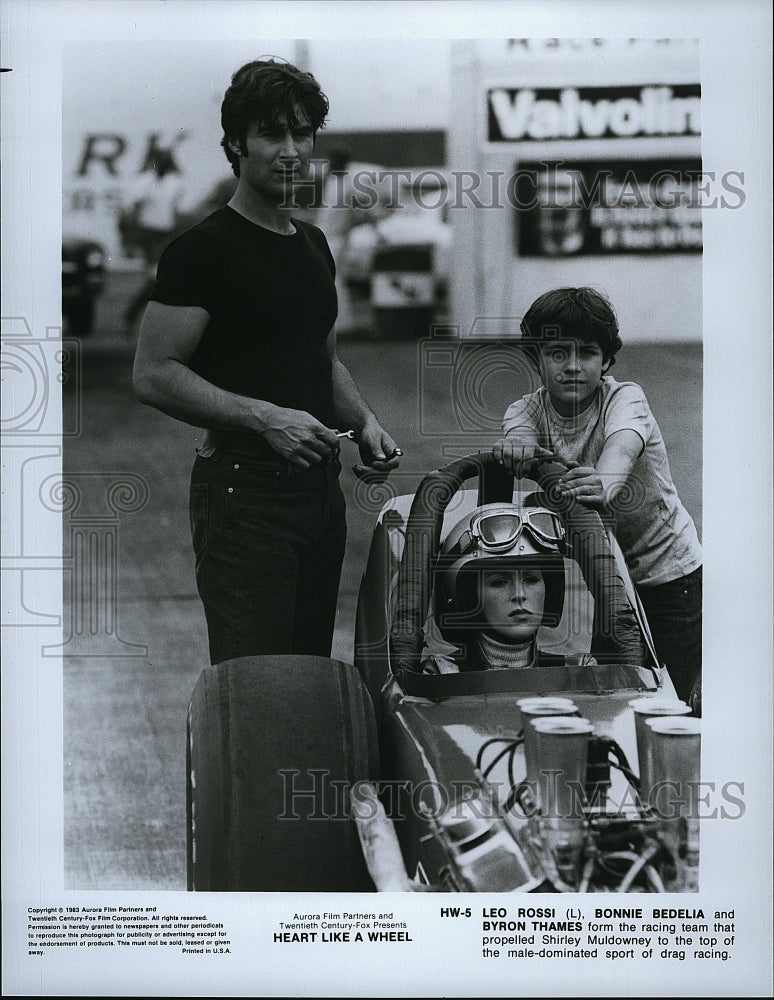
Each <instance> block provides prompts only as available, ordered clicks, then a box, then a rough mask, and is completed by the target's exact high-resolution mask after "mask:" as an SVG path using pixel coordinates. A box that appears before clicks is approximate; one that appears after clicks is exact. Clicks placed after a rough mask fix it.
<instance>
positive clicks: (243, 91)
mask: <svg viewBox="0 0 774 1000" xmlns="http://www.w3.org/2000/svg"><path fill="white" fill-rule="evenodd" d="M298 108H300V109H301V111H303V113H304V115H305V116H306V117H307V119H308V120H309V124H310V125H311V126H312V129H313V130H314V133H315V134H316V133H317V131H318V130H319V129H321V128H324V126H325V118H326V116H327V114H328V98H327V97H326V96H325V94H324V93H323V92H322V90H321V89H320V85H319V84H318V82H317V80H315V78H314V77H313V76H312V74H311V73H305V72H303V71H302V70H300V69H298V68H297V67H296V66H293V65H291V63H288V62H278V61H277V60H275V59H257V60H255V61H254V62H249V63H246V64H245V65H244V66H242V67H241V68H240V69H238V70H237V71H236V73H234V75H233V76H232V77H231V86H230V87H229V88H228V90H227V91H226V94H225V96H224V98H223V103H222V105H221V108H220V123H221V125H222V126H223V138H222V139H221V141H220V144H221V146H222V147H223V149H224V151H225V153H226V156H227V157H228V161H229V163H230V164H231V169H232V170H233V171H234V173H235V174H236V176H237V177H239V157H238V156H237V154H236V153H235V152H234V151H233V150H232V149H231V148H230V146H229V141H230V142H236V143H238V144H239V148H240V149H242V150H245V149H246V145H247V129H248V128H249V126H250V125H252V124H253V122H257V123H258V124H260V125H274V124H275V123H276V122H277V120H278V119H279V117H280V115H282V114H284V115H285V116H286V119H287V122H288V124H289V125H290V126H291V127H295V126H297V125H298V124H299V122H298V118H297V116H296V110H297V109H298Z"/></svg>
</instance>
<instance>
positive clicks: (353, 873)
mask: <svg viewBox="0 0 774 1000" xmlns="http://www.w3.org/2000/svg"><path fill="white" fill-rule="evenodd" d="M546 471H548V472H550V471H551V470H550V469H548V470H544V473H545V472H546ZM554 471H556V470H554ZM475 475H478V476H479V488H478V490H477V491H476V490H467V489H460V487H461V486H462V485H463V483H464V482H465V480H467V479H468V478H471V477H472V476H475ZM541 479H543V480H544V481H546V480H545V476H544V475H543V476H541ZM366 485H368V484H366ZM378 485H380V484H373V483H372V484H371V486H372V487H374V488H375V487H377V486H378ZM512 496H514V492H513V480H512V478H511V477H508V476H504V475H503V473H502V470H501V469H500V468H499V467H495V466H494V465H493V463H492V462H491V459H490V457H489V456H485V457H484V456H469V457H467V458H464V459H460V460H458V461H457V462H453V463H451V464H450V465H449V466H447V467H446V468H445V469H443V470H439V472H436V473H431V474H430V475H429V476H427V477H426V478H425V479H424V480H423V481H422V483H421V484H420V486H419V488H418V490H417V492H416V494H415V495H414V496H402V497H395V498H393V499H392V500H390V501H388V503H386V504H385V505H384V507H383V509H382V511H381V514H380V515H379V518H378V521H377V525H376V529H375V532H374V536H373V542H372V547H371V552H370V556H369V560H368V565H367V569H366V573H365V575H364V578H363V582H362V586H361V590H360V599H359V606H358V618H357V634H356V641H355V656H354V660H355V665H354V666H350V665H348V664H342V663H339V662H337V661H328V660H324V659H315V658H309V657H249V658H244V659H242V660H234V661H230V662H229V663H226V664H220V665H217V666H214V667H209V668H207V669H206V670H205V671H204V672H203V676H202V679H201V680H200V682H199V684H198V685H197V688H196V690H195V692H194V695H193V698H192V701H191V709H190V714H189V749H188V753H189V789H188V794H189V800H188V801H189V888H192V889H230V890H234V891H236V890H256V889H283V888H284V889H306V890H309V889H318V890H319V889H338V890H350V891H352V890H361V891H367V890H369V889H372V888H373V887H374V886H376V887H377V888H380V889H385V888H389V889H394V888H396V887H402V888H404V889H406V890H415V891H416V890H421V889H423V888H424V889H432V890H440V891H519V892H529V891H551V892H553V891H572V892H588V891H616V890H617V891H629V890H630V891H663V890H664V889H669V890H670V891H671V890H676V889H680V890H682V891H691V890H695V889H696V888H697V885H696V872H697V865H698V839H697V834H696V829H695V821H693V820H691V818H690V817H689V818H687V819H686V818H685V816H684V815H683V814H682V813H680V814H679V815H678V816H677V817H674V816H673V815H672V816H668V817H665V816H663V815H661V814H660V813H658V812H657V811H656V810H655V809H654V808H653V807H652V806H651V804H650V803H649V802H647V801H645V800H641V799H640V798H639V794H638V793H639V789H640V782H639V779H638V777H637V775H636V774H635V773H634V770H633V769H632V765H631V764H630V762H634V761H637V759H638V758H637V751H638V747H637V739H636V736H635V722H634V713H633V709H632V707H631V705H630V702H631V701H632V700H633V699H634V698H636V697H641V696H643V695H645V696H648V695H657V694H665V695H670V696H671V697H672V698H674V692H673V689H672V687H671V683H670V682H669V679H668V677H667V675H666V673H665V671H663V670H662V669H661V668H659V667H658V665H657V661H656V659H655V654H654V652H653V648H652V643H651V641H650V637H649V634H648V632H647V625H646V623H645V621H644V618H643V617H642V613H641V609H640V608H639V606H638V602H637V599H636V595H635V593H634V590H633V587H632V585H631V582H630V580H629V577H628V573H627V572H626V568H625V564H624V563H623V558H622V556H621V554H620V551H619V550H618V548H617V546H616V545H615V542H614V539H611V537H610V534H609V532H608V531H606V529H605V528H604V526H603V525H602V522H601V520H600V519H599V517H598V515H596V514H595V513H594V512H590V514H589V512H585V511H584V512H583V513H576V514H571V515H568V519H567V521H568V531H569V530H570V528H569V525H570V523H571V520H572V518H574V517H577V518H579V520H577V521H576V522H574V524H575V526H574V527H573V529H572V530H573V532H574V534H573V536H572V537H573V538H574V539H575V542H574V553H573V557H572V558H570V557H569V556H568V557H566V559H565V572H566V584H565V586H566V592H567V595H568V599H566V600H565V611H564V615H563V618H562V621H561V622H560V624H559V627H558V628H556V629H552V630H550V631H551V632H553V633H554V636H553V639H551V637H549V636H547V635H546V636H545V637H544V638H543V639H542V640H540V639H539V645H540V647H541V648H544V649H548V650H549V651H550V652H561V653H562V654H563V656H564V663H563V665H558V666H550V667H539V668H537V669H526V670H513V671H511V670H486V671H471V672H467V673H452V674H442V675H428V674H424V673H422V672H421V659H422V657H423V647H427V646H428V645H432V643H433V642H434V641H436V640H435V638H434V636H433V632H432V628H431V627H426V626H427V622H428V607H429V601H430V590H431V575H432V567H433V561H434V556H435V553H437V552H438V550H439V545H440V542H441V539H442V538H443V537H444V533H445V532H446V531H447V530H448V529H449V527H450V525H451V523H454V522H456V521H457V520H458V519H459V518H460V517H461V515H462V514H463V513H465V511H466V510H471V509H472V508H473V507H475V506H477V505H479V504H481V503H489V502H494V501H502V500H509V499H510V498H511V497H512ZM518 496H519V500H520V502H522V503H529V502H530V497H529V496H527V495H521V494H518ZM541 498H542V499H541V503H545V502H548V503H552V502H555V500H552V494H551V491H550V489H549V490H548V491H547V492H545V493H542V494H541ZM546 498H547V499H546ZM603 620H604V621H607V622H608V626H609V625H610V623H611V622H612V628H611V627H608V628H606V629H604V630H601V629H600V624H601V622H602V621H603ZM619 620H620V622H621V623H622V626H621V628H618V626H617V625H616V622H618V621H619ZM632 625H634V628H632V627H631V626H632ZM560 694H561V695H564V696H566V697H567V698H569V699H571V701H572V703H573V708H574V709H576V710H577V711H576V712H575V713H574V714H576V715H578V714H580V716H582V717H583V718H584V719H586V720H588V722H589V724H590V725H589V727H588V728H589V729H593V736H592V737H590V738H589V740H588V743H587V744H586V745H585V746H586V750H585V751H584V752H587V763H586V766H585V767H584V769H583V789H584V792H585V797H586V802H585V804H584V806H583V812H582V815H572V816H570V815H568V816H566V817H564V816H559V817H558V818H557V817H554V816H552V815H549V814H548V813H546V812H545V810H544V809H543V808H542V805H540V806H539V808H536V802H537V801H538V799H536V798H535V790H534V788H530V787H529V785H528V783H527V784H525V779H527V778H528V774H527V764H528V757H526V756H525V749H524V733H523V729H524V725H525V723H524V717H523V714H522V713H523V712H524V711H526V710H525V709H524V707H523V706H522V707H521V708H520V707H519V705H518V702H519V700H520V699H522V698H523V697H525V696H547V695H560ZM694 723H695V725H694V729H696V728H697V726H698V720H694ZM377 742H378V752H377V749H376V746H377ZM686 745H687V744H686ZM676 766H677V765H676ZM377 791H378V792H379V793H380V797H381V801H380V800H379V799H378V798H376V792H377ZM350 792H351V793H352V795H353V797H354V799H355V800H356V801H355V814H356V817H357V821H356V822H355V823H353V822H352V820H351V819H350V818H349V810H348V803H347V794H348V793H350ZM565 820H566V821H565ZM356 829H359V831H360V836H361V843H362V848H363V851H364V854H365V859H366V864H365V866H364V864H363V856H362V854H361V852H360V850H359V849H358V848H359V846H360V845H359V844H358V841H357V836H356V834H355V831H356ZM365 869H367V873H366V870H365Z"/></svg>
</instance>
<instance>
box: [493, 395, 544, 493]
mask: <svg viewBox="0 0 774 1000" xmlns="http://www.w3.org/2000/svg"><path fill="white" fill-rule="evenodd" d="M503 432H504V433H503V437H502V438H501V439H500V440H499V441H497V442H495V444H494V445H493V446H492V455H493V456H494V459H495V461H497V462H500V463H502V464H503V465H504V466H505V468H506V469H507V470H508V471H509V472H512V473H513V474H514V475H516V476H521V475H522V474H523V473H524V472H525V471H527V470H525V469H524V466H525V465H527V464H528V463H529V462H531V461H532V460H533V459H535V458H554V454H553V452H551V451H548V450H547V449H546V448H544V447H543V446H542V445H541V444H540V440H539V435H538V428H537V424H536V422H535V419H534V416H533V413H532V409H531V407H529V406H527V404H526V402H525V400H523V399H521V400H517V401H516V402H515V403H511V405H510V406H509V407H508V409H507V410H506V411H505V416H504V418H503Z"/></svg>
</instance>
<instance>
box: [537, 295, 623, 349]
mask: <svg viewBox="0 0 774 1000" xmlns="http://www.w3.org/2000/svg"><path fill="white" fill-rule="evenodd" d="M521 334H522V337H524V338H525V339H527V340H529V341H532V342H535V341H537V342H550V341H551V340H580V341H587V342H588V341H592V342H593V343H595V344H598V345H599V347H600V348H601V350H602V356H603V357H604V360H605V362H606V363H607V364H608V367H609V366H610V365H612V364H613V362H614V361H615V356H616V354H617V353H618V351H620V350H621V347H622V344H621V338H620V337H619V336H618V320H617V318H616V315H615V311H614V310H613V307H612V305H611V304H610V302H609V300H608V299H607V298H606V297H605V296H604V295H603V294H602V293H601V292H598V291H596V289H594V288H554V289H552V290H551V291H550V292H544V293H543V295H540V296H539V297H538V298H536V299H535V301H534V302H533V303H532V305H531V306H530V307H529V309H528V310H527V313H526V315H525V316H524V319H523V320H522V321H521ZM530 357H532V359H533V361H535V362H537V356H536V353H535V349H534V348H532V349H531V350H530Z"/></svg>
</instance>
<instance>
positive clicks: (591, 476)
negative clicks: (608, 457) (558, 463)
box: [555, 462, 605, 510]
mask: <svg viewBox="0 0 774 1000" xmlns="http://www.w3.org/2000/svg"><path fill="white" fill-rule="evenodd" d="M567 464H568V465H569V466H570V469H569V471H568V472H565V473H564V475H563V476H561V477H560V478H559V479H557V481H556V484H555V488H556V489H558V490H560V491H561V492H562V493H563V494H564V495H565V496H569V497H574V498H575V499H576V500H578V501H579V502H580V503H582V504H584V505H585V506H586V507H593V508H595V509H597V510H598V509H599V508H600V507H603V506H604V504H605V491H604V489H603V487H602V480H601V479H600V477H599V473H598V472H597V470H596V469H593V468H591V466H584V465H578V463H577V462H568V463H567Z"/></svg>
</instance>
